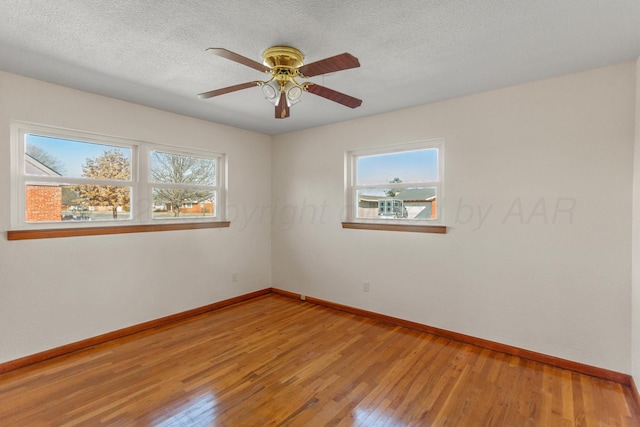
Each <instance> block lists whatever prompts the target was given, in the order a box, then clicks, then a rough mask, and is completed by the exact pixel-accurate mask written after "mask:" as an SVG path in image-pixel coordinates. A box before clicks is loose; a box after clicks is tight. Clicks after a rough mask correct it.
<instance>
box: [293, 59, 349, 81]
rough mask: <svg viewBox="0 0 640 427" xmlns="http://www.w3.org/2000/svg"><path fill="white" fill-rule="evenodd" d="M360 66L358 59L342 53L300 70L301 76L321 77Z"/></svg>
mask: <svg viewBox="0 0 640 427" xmlns="http://www.w3.org/2000/svg"><path fill="white" fill-rule="evenodd" d="M359 66H360V62H359V61H358V58H356V57H355V56H353V55H351V54H350V53H341V54H340V55H336V56H332V57H331V58H325V59H321V60H320V61H316V62H312V63H311V64H307V65H303V66H302V67H300V68H298V71H299V72H300V74H302V75H303V76H304V77H313V76H319V75H320V74H327V73H333V72H335V71H342V70H348V69H349V68H357V67H359Z"/></svg>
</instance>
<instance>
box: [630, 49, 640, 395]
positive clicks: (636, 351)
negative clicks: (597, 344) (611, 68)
mask: <svg viewBox="0 0 640 427" xmlns="http://www.w3.org/2000/svg"><path fill="white" fill-rule="evenodd" d="M635 95H636V133H635V147H634V174H633V251H632V265H633V267H632V272H633V284H632V286H633V291H632V299H631V304H632V308H631V310H632V313H633V324H632V326H631V345H632V365H633V366H632V368H633V369H632V374H633V378H634V381H635V383H636V385H637V386H640V58H638V60H637V62H636V91H635Z"/></svg>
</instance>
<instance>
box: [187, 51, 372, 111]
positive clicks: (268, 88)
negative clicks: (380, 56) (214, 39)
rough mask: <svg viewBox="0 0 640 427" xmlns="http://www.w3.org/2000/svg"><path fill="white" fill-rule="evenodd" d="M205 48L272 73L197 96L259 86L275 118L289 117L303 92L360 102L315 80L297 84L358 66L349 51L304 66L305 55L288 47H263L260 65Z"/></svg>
mask: <svg viewBox="0 0 640 427" xmlns="http://www.w3.org/2000/svg"><path fill="white" fill-rule="evenodd" d="M207 51H210V52H212V53H213V54H215V55H217V56H221V57H223V58H226V59H229V60H231V61H235V62H237V63H239V64H242V65H245V66H247V67H251V68H253V69H256V70H258V71H262V72H265V73H268V74H270V75H271V78H270V79H269V80H266V81H260V80H258V81H253V82H247V83H241V84H238V85H234V86H228V87H226V88H222V89H216V90H212V91H209V92H204V93H201V94H199V95H198V96H199V97H200V98H211V97H214V96H219V95H223V94H225V93H230V92H235V91H238V90H242V89H248V88H250V87H254V86H261V87H262V93H263V94H264V96H265V99H267V101H269V102H270V103H272V104H273V105H274V106H275V117H276V118H277V119H284V118H287V117H289V115H290V112H289V108H290V107H291V105H294V104H296V103H298V102H300V97H301V96H302V92H309V93H312V94H314V95H318V96H320V97H322V98H325V99H328V100H330V101H333V102H337V103H339V104H342V105H344V106H347V107H350V108H356V107H359V106H360V105H361V104H362V100H360V99H358V98H354V97H352V96H349V95H346V94H344V93H341V92H338V91H335V90H333V89H329V88H327V87H324V86H320V85H318V84H317V83H313V82H303V83H299V82H298V81H297V80H296V78H302V79H305V78H309V77H314V76H319V75H322V74H327V73H333V72H336V71H341V70H348V69H350V68H357V67H359V66H360V62H359V61H358V58H356V57H355V56H353V55H351V54H349V53H343V54H340V55H336V56H332V57H330V58H325V59H322V60H320V61H316V62H312V63H311V64H307V65H304V55H302V52H300V51H299V50H298V49H296V48H293V47H289V46H273V47H270V48H269V49H267V50H265V51H264V53H263V54H262V59H263V62H262V64H260V63H259V62H257V61H254V60H252V59H249V58H246V57H244V56H242V55H239V54H237V53H235V52H231V51H229V50H227V49H223V48H209V49H207Z"/></svg>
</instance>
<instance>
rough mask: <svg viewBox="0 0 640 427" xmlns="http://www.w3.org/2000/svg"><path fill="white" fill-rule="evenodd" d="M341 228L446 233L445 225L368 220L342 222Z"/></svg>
mask: <svg viewBox="0 0 640 427" xmlns="http://www.w3.org/2000/svg"><path fill="white" fill-rule="evenodd" d="M342 228H351V229H355V230H380V231H409V232H414V233H437V234H446V233H447V226H446V225H414V224H374V223H369V222H343V223H342Z"/></svg>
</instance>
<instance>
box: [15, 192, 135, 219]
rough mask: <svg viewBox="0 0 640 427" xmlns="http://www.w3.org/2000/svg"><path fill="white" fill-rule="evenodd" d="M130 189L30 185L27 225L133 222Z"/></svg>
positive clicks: (27, 197)
mask: <svg viewBox="0 0 640 427" xmlns="http://www.w3.org/2000/svg"><path fill="white" fill-rule="evenodd" d="M130 206H131V187H118V186H106V185H40V184H27V188H26V207H25V208H26V211H25V214H26V215H25V217H26V221H27V222H59V221H100V220H129V219H131V212H130V211H131V208H130Z"/></svg>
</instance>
